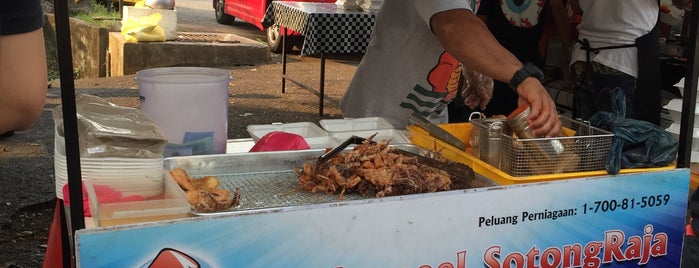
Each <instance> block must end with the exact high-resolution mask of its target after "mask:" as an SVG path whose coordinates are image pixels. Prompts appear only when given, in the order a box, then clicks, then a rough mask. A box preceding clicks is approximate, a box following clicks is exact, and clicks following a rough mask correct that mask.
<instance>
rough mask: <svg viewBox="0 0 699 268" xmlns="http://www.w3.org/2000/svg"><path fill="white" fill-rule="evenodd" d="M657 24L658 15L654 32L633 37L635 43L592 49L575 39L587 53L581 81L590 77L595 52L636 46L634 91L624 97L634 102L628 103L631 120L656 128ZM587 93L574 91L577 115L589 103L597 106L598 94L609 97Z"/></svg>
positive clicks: (578, 90) (658, 66) (657, 122)
mask: <svg viewBox="0 0 699 268" xmlns="http://www.w3.org/2000/svg"><path fill="white" fill-rule="evenodd" d="M659 22H660V16H658V21H657V22H656V23H655V26H654V27H653V29H652V30H651V31H650V32H648V33H647V34H645V35H643V36H641V37H638V38H636V40H635V43H634V44H628V45H618V46H607V47H598V48H593V47H590V44H589V42H588V41H587V40H578V42H579V43H581V45H582V46H581V49H583V50H585V51H586V53H587V63H586V67H585V71H584V72H583V75H582V76H581V77H582V79H587V77H589V75H590V74H591V68H592V67H591V60H590V58H591V57H590V54H591V53H596V52H599V51H600V50H606V49H618V48H626V47H636V55H637V58H638V78H636V83H635V90H634V92H626V93H625V94H626V95H627V99H630V100H633V102H632V103H631V105H633V107H632V110H633V114H632V115H631V117H632V118H634V119H639V120H644V121H647V122H650V123H653V124H656V125H660V106H661V103H660V96H661V94H660V90H661V89H660V43H659V41H658V40H659V37H660V35H659V28H660V27H659V25H660V23H659ZM599 77H601V78H602V79H603V80H604V78H605V75H600V76H598V78H599ZM581 84H583V83H581ZM593 84H594V81H593ZM593 88H598V87H593ZM588 91H589V90H587V89H576V92H575V96H576V98H578V100H577V101H575V106H577V107H576V108H575V109H574V110H579V111H581V112H579V113H580V114H585V112H586V111H589V109H590V108H589V106H590V105H593V104H592V103H591V102H595V103H597V104H599V102H600V101H599V94H607V95H609V92H606V93H605V92H596V93H595V94H597V96H591V95H590V94H589V93H588ZM604 98H607V100H605V102H606V103H614V102H615V101H614V100H611V96H609V97H607V96H604ZM612 105H614V104H612ZM601 106H603V107H604V110H608V111H609V112H611V111H612V109H609V107H606V106H608V105H605V104H602V105H601ZM576 114H577V112H576ZM587 116H591V114H589V113H588V114H587Z"/></svg>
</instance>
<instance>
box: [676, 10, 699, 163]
mask: <svg viewBox="0 0 699 268" xmlns="http://www.w3.org/2000/svg"><path fill="white" fill-rule="evenodd" d="M698 15H699V5H692V20H691V23H690V27H689V39H688V42H686V43H687V50H689V55H687V64H686V68H685V79H684V93H683V95H682V96H683V98H682V117H681V118H680V140H679V151H678V154H677V167H678V168H688V167H689V163H690V161H691V156H692V137H693V133H692V132H693V131H694V115H695V105H696V104H697V73H696V71H699V59H697V55H696V53H697V49H699V35H697V22H699V16H698Z"/></svg>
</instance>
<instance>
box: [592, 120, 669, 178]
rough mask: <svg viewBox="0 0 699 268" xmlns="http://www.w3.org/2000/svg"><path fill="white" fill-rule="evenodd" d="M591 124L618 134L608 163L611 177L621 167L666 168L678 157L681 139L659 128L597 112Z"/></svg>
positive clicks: (639, 121) (607, 168) (607, 167)
mask: <svg viewBox="0 0 699 268" xmlns="http://www.w3.org/2000/svg"><path fill="white" fill-rule="evenodd" d="M590 124H591V125H593V126H595V127H598V128H601V129H605V130H607V131H610V132H612V133H614V140H613V141H612V145H611V148H610V152H609V158H608V159H607V163H605V169H606V170H607V173H609V174H617V173H619V170H620V169H621V168H642V167H663V166H667V165H669V164H670V163H672V161H674V160H675V158H676V157H677V150H678V146H679V144H678V141H677V139H675V137H674V136H672V134H670V133H669V132H667V131H665V130H664V129H662V128H661V127H659V126H658V125H655V124H652V123H649V122H646V121H641V120H636V119H630V118H624V117H623V116H621V115H617V114H614V113H610V112H604V111H600V112H597V113H595V114H594V115H593V116H592V117H591V118H590Z"/></svg>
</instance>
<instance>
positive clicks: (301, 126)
mask: <svg viewBox="0 0 699 268" xmlns="http://www.w3.org/2000/svg"><path fill="white" fill-rule="evenodd" d="M247 130H248V134H250V137H252V140H253V141H255V142H257V141H259V140H260V138H262V136H264V135H265V134H267V133H269V132H272V131H283V132H288V133H293V134H296V135H299V136H301V137H304V138H305V139H306V142H308V143H309V145H310V143H316V142H314V141H313V140H312V138H318V137H325V136H328V132H327V131H325V130H323V129H322V128H320V127H319V126H318V125H316V124H314V123H311V122H297V123H286V124H285V123H272V124H267V125H248V127H247Z"/></svg>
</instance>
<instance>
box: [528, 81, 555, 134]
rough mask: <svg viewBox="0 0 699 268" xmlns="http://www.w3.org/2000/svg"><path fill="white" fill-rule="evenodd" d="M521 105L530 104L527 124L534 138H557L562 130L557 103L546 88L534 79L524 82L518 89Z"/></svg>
mask: <svg viewBox="0 0 699 268" xmlns="http://www.w3.org/2000/svg"><path fill="white" fill-rule="evenodd" d="M517 94H519V100H518V102H519V104H520V105H521V104H525V103H529V105H530V107H531V110H530V112H529V117H527V123H529V128H530V129H531V130H532V133H533V134H534V136H537V137H556V136H558V134H559V133H560V130H561V120H560V119H559V118H558V111H557V110H556V103H555V102H554V101H553V99H551V95H549V93H548V91H546V88H544V86H543V85H542V84H541V82H539V80H537V79H536V78H534V77H529V78H527V79H525V80H524V81H522V83H521V84H519V86H518V87H517Z"/></svg>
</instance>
